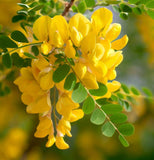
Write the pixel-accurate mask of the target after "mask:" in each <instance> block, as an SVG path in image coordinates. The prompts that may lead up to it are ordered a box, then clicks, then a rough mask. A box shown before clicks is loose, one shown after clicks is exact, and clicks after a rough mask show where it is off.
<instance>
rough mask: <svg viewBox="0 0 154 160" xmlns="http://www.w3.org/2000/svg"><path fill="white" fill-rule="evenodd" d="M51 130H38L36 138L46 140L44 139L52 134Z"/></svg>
mask: <svg viewBox="0 0 154 160" xmlns="http://www.w3.org/2000/svg"><path fill="white" fill-rule="evenodd" d="M50 130H51V128H48V129H44V130H37V131H36V132H35V133H34V136H35V137H37V138H44V137H46V136H47V135H49V134H50Z"/></svg>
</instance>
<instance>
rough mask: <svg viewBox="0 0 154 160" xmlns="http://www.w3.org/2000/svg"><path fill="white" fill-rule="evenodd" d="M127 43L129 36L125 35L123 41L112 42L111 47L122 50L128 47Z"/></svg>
mask: <svg viewBox="0 0 154 160" xmlns="http://www.w3.org/2000/svg"><path fill="white" fill-rule="evenodd" d="M127 42H128V37H127V35H124V36H123V37H122V38H121V39H118V40H116V41H114V42H112V45H111V47H112V48H113V49H115V50H121V49H123V48H124V47H125V46H126V44H127Z"/></svg>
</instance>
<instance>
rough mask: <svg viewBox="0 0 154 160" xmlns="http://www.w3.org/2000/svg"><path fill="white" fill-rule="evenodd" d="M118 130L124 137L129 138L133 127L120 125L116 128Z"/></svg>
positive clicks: (128, 124)
mask: <svg viewBox="0 0 154 160" xmlns="http://www.w3.org/2000/svg"><path fill="white" fill-rule="evenodd" d="M118 130H119V131H120V133H122V134H123V135H124V136H130V135H132V134H133V133H134V126H133V125H132V124H130V123H126V124H122V125H120V126H119V127H118Z"/></svg>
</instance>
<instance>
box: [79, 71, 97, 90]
mask: <svg viewBox="0 0 154 160" xmlns="http://www.w3.org/2000/svg"><path fill="white" fill-rule="evenodd" d="M82 83H83V84H84V85H85V87H86V88H87V89H98V84H97V80H96V76H95V75H94V74H92V73H90V72H89V71H87V72H86V74H85V75H84V77H83V78H82Z"/></svg>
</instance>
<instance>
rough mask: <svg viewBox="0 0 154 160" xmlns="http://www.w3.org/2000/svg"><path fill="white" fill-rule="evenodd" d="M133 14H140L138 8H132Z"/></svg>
mask: <svg viewBox="0 0 154 160" xmlns="http://www.w3.org/2000/svg"><path fill="white" fill-rule="evenodd" d="M133 12H134V13H135V14H137V15H141V14H142V10H141V9H140V8H139V7H134V8H133Z"/></svg>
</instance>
